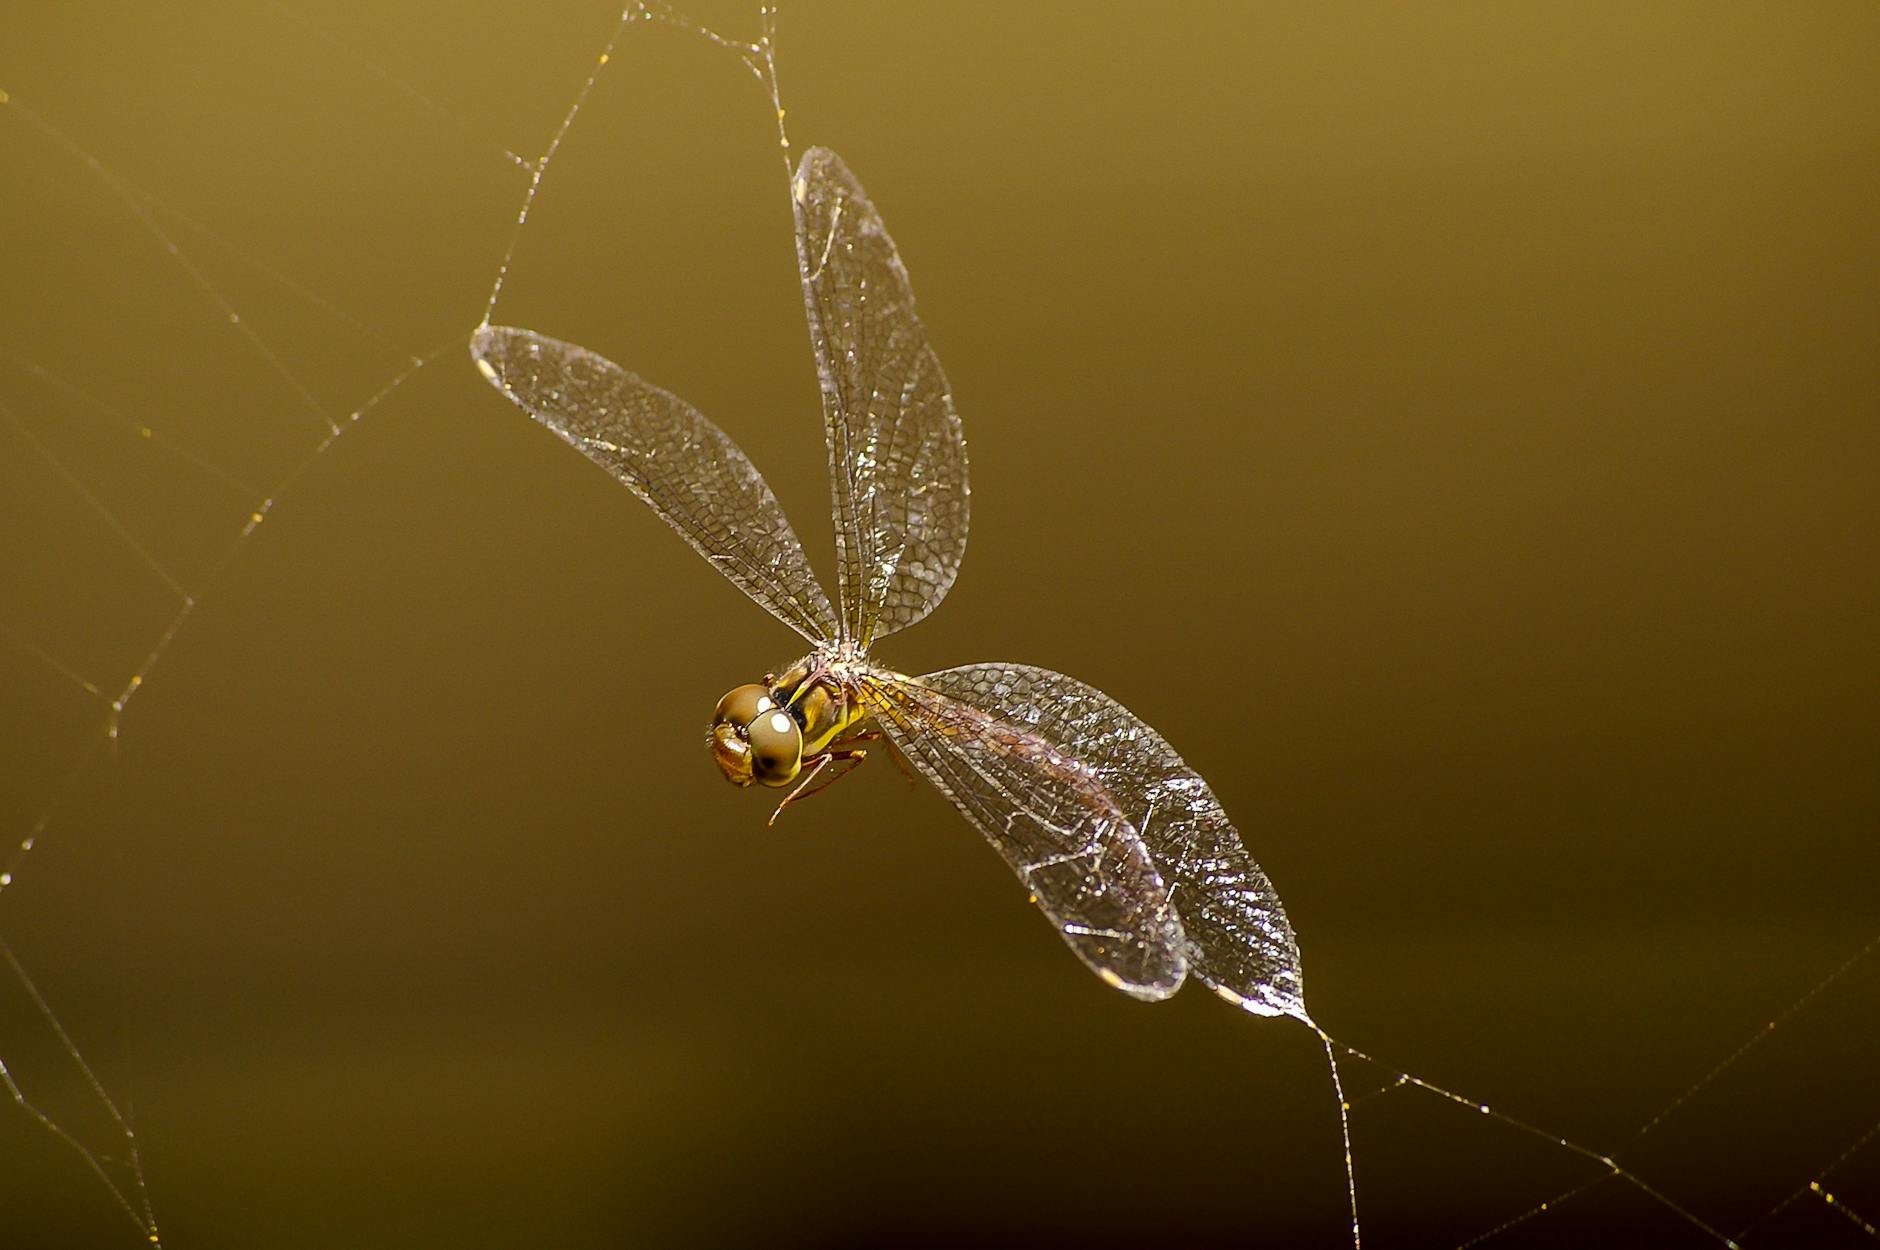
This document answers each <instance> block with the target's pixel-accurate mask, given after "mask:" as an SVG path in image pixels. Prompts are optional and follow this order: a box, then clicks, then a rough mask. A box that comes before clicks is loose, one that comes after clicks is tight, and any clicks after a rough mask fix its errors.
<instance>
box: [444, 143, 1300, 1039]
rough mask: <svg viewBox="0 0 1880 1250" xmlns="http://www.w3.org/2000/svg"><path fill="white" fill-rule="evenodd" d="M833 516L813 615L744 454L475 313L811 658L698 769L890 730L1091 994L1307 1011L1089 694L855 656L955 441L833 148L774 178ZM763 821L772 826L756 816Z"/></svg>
mask: <svg viewBox="0 0 1880 1250" xmlns="http://www.w3.org/2000/svg"><path fill="white" fill-rule="evenodd" d="M790 190H791V196H790V200H791V208H792V211H793V213H794V216H795V226H796V230H795V234H796V256H797V270H798V275H799V277H800V279H801V281H802V288H803V305H804V310H805V312H806V313H807V315H808V320H809V330H810V340H811V345H812V347H813V349H814V352H815V357H816V366H817V376H818V379H819V382H820V385H821V392H822V409H823V431H824V437H825V443H826V445H827V449H828V456H829V480H830V496H831V505H832V506H831V512H832V514H833V520H834V523H835V537H836V572H837V585H836V589H837V596H836V602H835V604H833V605H832V604H831V603H830V600H829V597H828V595H827V594H826V593H825V592H824V590H823V587H822V585H821V583H820V582H818V581H817V579H816V577H815V575H814V574H813V573H812V572H811V570H810V567H809V560H808V557H806V556H805V555H804V553H803V546H802V544H801V543H800V542H799V541H798V540H797V536H796V533H795V531H794V530H792V529H791V527H790V523H789V521H788V519H786V518H785V516H784V514H783V510H782V508H781V507H779V506H778V504H777V500H776V497H775V496H774V495H773V494H772V493H771V490H770V487H769V485H768V484H767V483H766V482H765V481H764V478H763V475H762V474H760V473H759V472H758V471H757V469H756V467H755V466H754V465H753V464H752V463H751V462H750V460H749V459H748V458H747V457H746V456H745V455H744V453H743V452H742V451H741V450H739V448H738V446H737V445H736V444H735V443H734V442H732V440H731V439H730V438H729V437H728V436H727V435H726V434H725V433H724V432H723V431H722V430H720V429H719V428H718V427H717V426H716V425H714V424H712V423H711V422H710V421H708V420H706V418H705V417H704V416H703V415H701V414H700V413H699V412H698V411H697V410H695V409H694V408H692V407H691V406H690V405H689V404H687V403H686V402H685V401H684V400H682V399H680V398H679V397H678V396H676V395H673V394H672V393H670V392H668V391H664V390H661V389H660V388H659V387H657V386H654V385H652V384H651V383H649V382H647V381H645V380H644V379H642V378H640V377H638V376H637V375H635V374H633V373H631V372H629V371H628V370H626V369H623V368H621V367H620V366H619V365H617V364H614V363H613V362H612V361H610V360H607V359H605V358H604V357H601V356H599V355H597V354H595V353H593V352H591V351H588V350H587V349H586V348H582V347H578V346H575V345H574V344H571V343H564V342H561V341H558V340H556V339H552V338H548V337H546V336H544V335H541V334H537V333H535V332H534V331H531V330H522V329H515V328H509V327H503V326H492V325H488V324H485V325H483V326H482V327H480V328H479V329H478V330H477V332H476V334H475V335H474V336H473V338H472V344H471V349H472V353H473V356H474V358H475V360H476V363H477V366H478V368H479V369H481V370H482V372H483V374H484V376H485V377H486V378H488V379H489V380H490V382H491V383H492V384H494V385H495V386H496V387H497V388H498V389H499V390H501V391H502V392H503V394H504V395H506V396H507V397H508V398H509V399H511V400H512V401H514V402H515V403H516V404H517V405H519V406H520V407H522V408H523V409H524V410H525V411H527V412H528V413H529V414H530V415H531V416H532V417H534V418H535V419H536V420H537V421H539V422H541V423H542V424H543V425H546V426H547V427H548V428H549V429H551V430H553V431H555V433H557V434H558V435H560V436H561V437H562V438H563V439H565V440H566V441H567V442H568V443H570V444H571V445H573V446H574V447H575V448H577V449H578V450H579V451H581V452H582V453H583V454H584V455H586V456H587V457H588V458H589V459H590V460H593V461H594V462H596V463H597V464H599V465H601V466H602V467H603V468H605V469H606V470H607V471H608V472H609V473H611V474H613V476H614V477H616V478H617V479H619V480H620V481H621V482H622V483H623V484H625V485H626V486H627V488H628V489H630V490H631V491H633V493H634V494H635V495H637V496H638V497H639V498H640V499H642V500H643V501H645V502H646V503H647V504H648V505H649V506H651V507H652V509H653V510H654V511H655V512H656V513H658V514H659V516H660V517H661V519H663V520H664V521H665V522H666V523H667V524H668V525H670V526H671V527H672V528H673V529H674V530H676V531H678V533H679V535H680V536H681V537H682V538H684V539H685V540H686V542H688V543H689V544H691V546H692V547H693V548H694V549H695V550H696V551H698V553H699V554H700V555H702V556H703V557H705V559H706V560H708V561H709V562H710V563H711V564H712V565H713V566H714V567H716V568H717V569H718V570H719V572H721V573H723V574H724V575H725V576H726V577H727V578H729V579H730V580H731V581H732V582H733V583H735V584H736V585H737V586H738V587H739V588H740V589H742V590H743V591H744V592H745V593H746V594H747V595H749V596H750V597H751V598H752V599H753V600H755V601H756V602H757V603H758V604H760V605H762V606H763V607H764V608H765V609H766V610H768V611H769V612H770V613H771V614H772V615H773V616H775V617H776V618H777V619H778V620H780V621H782V622H783V623H784V624H786V625H788V626H789V627H790V628H792V629H794V630H795V631H796V632H797V633H799V634H801V635H802V636H803V637H804V638H805V639H806V640H807V641H808V642H809V643H810V644H811V648H812V649H811V651H810V652H809V654H808V655H806V656H805V657H804V658H803V659H802V660H801V661H799V662H798V663H796V664H795V665H793V666H792V667H791V668H790V669H789V670H788V671H786V672H785V673H783V674H782V675H781V676H775V675H773V676H771V677H768V678H766V679H765V680H764V681H763V682H761V683H753V684H749V685H743V686H739V687H737V688H735V689H733V690H732V691H731V692H730V693H728V694H726V695H725V697H724V698H723V699H721V700H720V701H719V703H718V707H717V710H716V711H715V713H714V714H713V718H712V723H711V726H710V728H709V730H708V742H709V746H710V749H711V753H712V758H713V759H714V760H715V762H716V763H717V765H718V767H719V769H720V770H721V771H722V772H723V773H724V774H725V776H726V777H728V778H729V779H730V780H731V781H733V782H735V783H737V784H739V785H745V786H748V785H752V784H760V785H764V786H770V787H778V788H781V787H784V786H793V787H794V788H793V789H791V790H790V792H789V794H788V795H787V796H786V797H785V798H784V800H783V802H782V803H781V804H779V806H778V809H777V810H778V811H779V812H780V811H781V810H782V809H783V807H784V806H787V805H788V804H789V803H790V802H792V801H793V800H795V799H797V798H799V797H802V796H804V795H807V794H811V793H814V792H816V791H817V790H819V789H821V788H822V787H824V786H826V785H828V784H829V783H830V782H831V781H833V780H834V779H835V778H836V777H838V776H840V775H841V774H842V773H843V772H846V771H847V770H848V769H850V768H853V767H854V766H855V765H857V764H859V763H860V762H861V760H862V759H863V758H864V756H865V754H866V751H867V747H866V745H864V744H867V743H872V742H874V741H877V740H885V744H886V745H887V746H889V747H891V748H893V749H894V750H895V751H896V752H898V753H899V755H901V756H905V758H906V759H907V760H908V761H909V762H911V763H912V765H913V766H914V767H915V768H916V769H917V770H919V772H920V773H921V774H922V775H923V776H925V777H926V778H927V779H928V780H929V781H930V782H932V783H933V785H934V786H935V788H936V789H938V790H939V791H940V792H941V793H942V794H943V795H945V796H946V797H947V798H948V799H949V800H950V801H951V802H952V803H953V804H954V806H955V807H957V808H958V809H959V810H960V812H961V813H962V814H963V815H964V816H965V817H966V819H967V820H968V821H969V822H971V823H972V824H973V825H974V826H975V827H976V828H977V829H978V830H979V831H980V833H981V834H983V835H984V836H985V837H986V839H987V841H989V842H990V843H991V844H992V845H993V847H994V848H995V849H996V850H997V851H998V852H999V853H1000V854H1001V855H1002V856H1004V858H1005V860H1006V862H1007V863H1008V864H1010V866H1011V867H1012V869H1013V871H1014V872H1015V873H1016V874H1017V875H1018V877H1019V879H1020V880H1021V882H1022V883H1023V884H1024V886H1025V887H1026V890H1027V893H1028V896H1029V897H1030V899H1031V900H1032V901H1033V902H1034V903H1036V904H1037V906H1038V907H1039V908H1040V910H1042V911H1043V912H1044V914H1045V915H1046V916H1047V917H1048V918H1049V919H1050V921H1051V922H1052V924H1053V926H1054V927H1055V928H1056V929H1057V932H1058V934H1059V935H1060V936H1061V937H1062V938H1063V939H1064V941H1065V942H1066V943H1067V944H1069V946H1070V947H1071V949H1072V950H1073V951H1075V952H1076V953H1077V955H1078V956H1079V957H1080V958H1081V959H1083V961H1084V962H1085V963H1086V964H1088V965H1089V966H1090V967H1091V969H1092V970H1093V971H1095V972H1096V973H1097V974H1098V975H1099V976H1101V977H1102V978H1103V980H1104V981H1105V982H1107V983H1108V984H1110V985H1112V986H1115V987H1116V988H1118V989H1121V990H1123V991H1125V992H1126V993H1129V994H1132V995H1134V996H1136V997H1138V998H1145V999H1159V998H1165V997H1167V996H1168V995H1170V994H1172V993H1174V992H1175V991H1176V989H1178V988H1179V987H1180V986H1181V984H1182V981H1183V980H1184V979H1185V978H1186V977H1187V976H1188V975H1190V974H1191V973H1192V974H1193V975H1195V976H1197V977H1199V978H1200V979H1201V980H1202V981H1203V982H1205V983H1206V984H1207V985H1209V986H1211V987H1212V988H1213V989H1214V990H1215V991H1216V992H1217V993H1219V994H1220V995H1221V996H1222V997H1224V998H1227V999H1228V1000H1230V1001H1232V1002H1234V1003H1236V1004H1238V1005H1240V1006H1242V1007H1245V1008H1246V1009H1248V1010H1250V1011H1254V1012H1258V1013H1261V1014H1266V1015H1279V1014H1286V1015H1294V1016H1297V1017H1299V1018H1300V1019H1308V1017H1307V1016H1306V1014H1305V1008H1304V1005H1303V1000H1302V998H1301V991H1300V978H1299V953H1298V948H1297V946H1296V945H1295V943H1294V940H1293V935H1292V930H1291V928H1290V926H1289V925H1288V923H1287V920H1286V914H1285V911H1284V909H1283V908H1282V907H1281V906H1280V902H1279V898H1278V896H1277V895H1276V894H1275V893H1274V892H1273V888H1272V886H1271V885H1270V884H1268V882H1267V879H1266V876H1265V874H1264V873H1262V872H1261V871H1260V868H1259V865H1257V864H1256V863H1254V861H1253V859H1252V857H1251V856H1249V855H1248V854H1247V851H1246V848H1245V847H1244V846H1243V845H1242V844H1241V841H1240V836H1239V834H1238V833H1237V832H1236V831H1235V829H1234V826H1233V824H1232V823H1231V822H1230V821H1229V820H1228V819H1227V816H1226V813H1225V812H1223V811H1222V809H1221V805H1220V803H1219V801H1218V800H1216V799H1215V797H1214V794H1213V792H1212V791H1211V790H1209V788H1208V785H1207V783H1206V782H1205V781H1203V780H1202V779H1201V777H1200V776H1198V775H1197V774H1196V773H1195V772H1194V770H1192V769H1190V768H1189V767H1188V766H1187V765H1186V764H1185V763H1183V761H1182V759H1181V757H1180V756H1179V755H1177V754H1176V753H1175V751H1174V750H1173V749H1172V748H1171V747H1170V746H1169V745H1168V743H1167V742H1165V741H1164V740H1163V739H1162V737H1161V736H1160V735H1159V734H1157V733H1156V732H1155V731H1154V730H1153V729H1151V728H1150V727H1149V726H1148V725H1146V724H1144V723H1143V722H1142V721H1141V720H1139V719H1137V718H1136V717H1135V716H1134V715H1132V714H1131V713H1130V712H1129V711H1128V710H1127V709H1125V708H1124V707H1123V706H1122V705H1121V704H1119V703H1117V702H1116V701H1115V700H1114V699H1111V698H1110V697H1109V696H1108V695H1106V694H1104V693H1103V692H1102V691H1100V690H1096V689H1093V688H1092V687H1090V686H1087V685H1084V684H1083V683H1082V682H1079V681H1076V680H1075V679H1073V678H1069V677H1065V676H1063V675H1062V674H1059V673H1053V672H1050V671H1049V670H1046V669H1041V668H1033V667H1030V666H1027V665H1019V664H1004V663H997V664H975V665H967V666H964V667H960V668H953V669H946V670H943V671H941V672H937V673H928V674H926V675H924V676H920V677H909V676H906V675H904V674H901V673H897V672H895V671H893V670H892V669H889V668H885V667H882V666H880V665H878V664H877V663H875V661H874V660H873V659H872V658H871V648H872V647H873V645H874V644H875V642H876V641H878V640H879V639H881V638H884V637H886V636H888V635H889V634H892V633H894V632H896V631H897V630H900V629H903V628H905V627H907V626H908V625H911V624H913V623H914V622H916V621H918V620H920V619H921V618H922V617H924V616H926V615H927V613H928V612H930V611H932V610H933V608H934V607H935V605H937V604H938V603H939V602H940V600H941V599H942V598H944V597H945V595H946V593H947V590H948V589H949V588H950V587H951V586H952V584H953V579H954V577H955V575H956V574H957V573H958V571H959V565H960V559H961V557H962V555H963V554H964V553H965V549H966V529H967V516H968V501H969V492H968V488H967V471H966V443H965V440H964V438H963V437H962V435H961V432H960V422H959V417H958V415H957V414H956V413H955V411H954V407H953V397H952V394H951V392H950V390H949V389H948V386H947V381H946V376H945V374H944V373H943V372H942V371H941V368H940V362H939V360H938V358H937V357H936V356H935V355H934V352H933V348H932V347H931V346H929V344H928V342H927V335H926V331H925V328H924V327H923V326H922V324H921V321H920V318H919V317H918V316H917V315H916V314H915V311H914V295H913V289H912V286H911V284H910V282H909V280H908V275H907V269H906V267H905V266H904V265H902V263H901V258H900V255H899V253H898V252H897V251H896V249H895V246H894V242H893V240H892V239H890V238H889V237H888V233H887V230H886V229H885V228H884V227H883V225H882V223H881V218H880V215H879V214H878V213H877V212H876V211H875V207H874V205H873V204H872V203H871V202H870V201H869V199H868V196H867V195H866V193H865V192H864V191H863V190H862V188H861V185H860V183H858V182H857V181H856V180H855V177H854V175H853V174H851V173H850V172H849V170H848V167H847V166H846V165H844V164H843V163H842V161H841V159H840V158H838V157H837V156H836V155H835V153H833V152H831V151H829V150H828V149H826V148H812V149H811V150H809V151H808V152H806V153H805V154H804V156H803V159H802V161H801V163H800V164H799V165H798V166H797V168H796V171H795V173H794V175H793V177H792V179H791V186H790ZM772 819H773V820H774V819H775V814H773V816H772Z"/></svg>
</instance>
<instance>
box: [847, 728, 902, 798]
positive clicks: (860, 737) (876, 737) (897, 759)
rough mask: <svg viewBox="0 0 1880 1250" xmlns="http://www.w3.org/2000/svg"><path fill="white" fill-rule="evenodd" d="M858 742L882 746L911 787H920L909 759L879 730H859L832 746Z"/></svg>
mask: <svg viewBox="0 0 1880 1250" xmlns="http://www.w3.org/2000/svg"><path fill="white" fill-rule="evenodd" d="M857 742H879V743H880V744H881V745H882V746H884V747H886V748H887V750H888V758H889V759H891V760H893V761H894V766H895V767H896V768H898V769H900V770H901V775H902V776H903V777H905V778H907V784H908V785H909V786H918V785H919V784H920V778H919V777H916V776H915V775H914V770H913V769H911V768H909V767H908V766H907V757H906V756H905V755H902V754H901V749H900V748H899V747H897V746H895V745H894V740H893V739H892V738H890V737H888V735H886V734H884V733H882V732H881V731H880V730H879V729H863V730H858V731H857V732H855V733H852V734H850V735H849V736H848V737H846V738H843V739H840V740H839V741H836V742H833V743H831V744H830V745H831V746H832V747H836V748H838V749H839V748H842V747H846V746H850V745H852V744H854V743H857Z"/></svg>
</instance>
